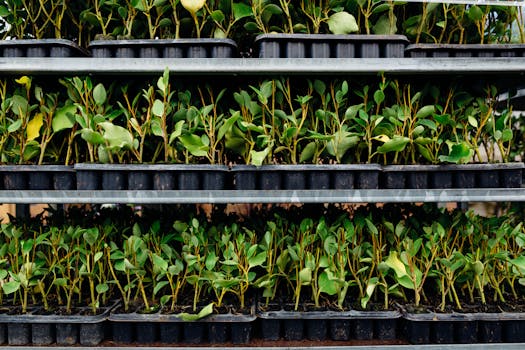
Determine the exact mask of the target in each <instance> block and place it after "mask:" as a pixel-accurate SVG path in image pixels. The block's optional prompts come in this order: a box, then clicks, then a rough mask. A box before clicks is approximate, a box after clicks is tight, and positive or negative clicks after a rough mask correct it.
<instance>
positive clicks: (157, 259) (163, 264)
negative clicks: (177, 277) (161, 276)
mask: <svg viewBox="0 0 525 350" xmlns="http://www.w3.org/2000/svg"><path fill="white" fill-rule="evenodd" d="M151 262H152V263H153V266H154V267H155V268H156V269H158V271H161V272H166V271H167V270H168V262H167V261H166V260H164V259H163V258H162V257H161V256H159V255H157V254H155V253H153V254H152V255H151Z"/></svg>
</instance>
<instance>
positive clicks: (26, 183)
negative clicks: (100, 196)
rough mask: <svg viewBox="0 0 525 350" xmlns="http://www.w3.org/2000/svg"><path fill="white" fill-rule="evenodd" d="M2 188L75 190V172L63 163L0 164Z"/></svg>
mask: <svg viewBox="0 0 525 350" xmlns="http://www.w3.org/2000/svg"><path fill="white" fill-rule="evenodd" d="M0 174H1V175H2V177H3V189H6V190H75V189H76V183H75V182H76V180H75V172H74V170H73V167H72V166H65V165H1V166H0Z"/></svg>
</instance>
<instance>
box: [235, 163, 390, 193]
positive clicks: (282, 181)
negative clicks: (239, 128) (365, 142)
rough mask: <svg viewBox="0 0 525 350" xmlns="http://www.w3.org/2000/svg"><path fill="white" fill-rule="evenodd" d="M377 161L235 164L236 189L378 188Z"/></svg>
mask: <svg viewBox="0 0 525 350" xmlns="http://www.w3.org/2000/svg"><path fill="white" fill-rule="evenodd" d="M380 171H381V166H380V165H379V164H338V165H325V164H297V165H292V164H289V165H286V164H283V165H262V166H260V167H255V166H252V165H235V166H233V167H232V172H233V177H234V187H235V189H237V190H255V189H260V190H282V189H285V190H304V189H312V190H313V189H316V190H318V189H319V190H322V189H354V188H355V189H377V188H378V186H379V172H380Z"/></svg>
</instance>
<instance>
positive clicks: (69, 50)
mask: <svg viewBox="0 0 525 350" xmlns="http://www.w3.org/2000/svg"><path fill="white" fill-rule="evenodd" d="M0 52H1V54H0V55H1V56H2V57H87V56H89V53H88V52H87V51H86V50H84V49H82V48H80V47H79V46H78V45H76V44H75V43H74V42H72V41H69V40H65V39H22V40H1V41H0Z"/></svg>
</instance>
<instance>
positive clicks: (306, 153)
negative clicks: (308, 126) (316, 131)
mask: <svg viewBox="0 0 525 350" xmlns="http://www.w3.org/2000/svg"><path fill="white" fill-rule="evenodd" d="M316 150H317V143H316V142H314V141H312V142H310V143H309V144H307V145H306V146H305V147H304V148H303V150H302V151H301V156H300V157H299V162H300V163H304V162H307V161H309V160H310V159H312V158H313V156H314V155H315V151H316Z"/></svg>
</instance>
